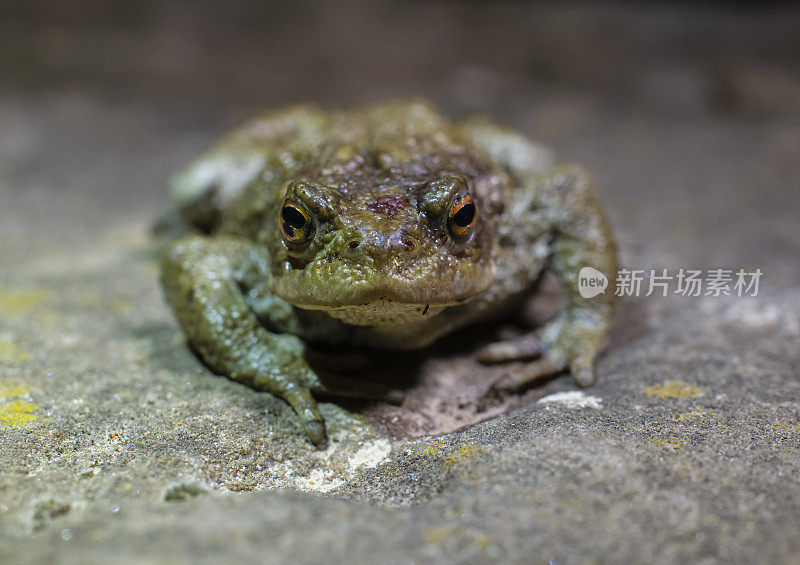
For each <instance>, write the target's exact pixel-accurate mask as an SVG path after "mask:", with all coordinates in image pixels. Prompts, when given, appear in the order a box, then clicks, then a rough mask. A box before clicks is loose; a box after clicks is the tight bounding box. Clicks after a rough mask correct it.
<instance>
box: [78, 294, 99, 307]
mask: <svg viewBox="0 0 800 565" xmlns="http://www.w3.org/2000/svg"><path fill="white" fill-rule="evenodd" d="M80 301H81V306H86V307H87V308H100V306H101V305H102V304H103V299H102V298H100V295H99V294H97V293H96V292H87V293H85V294H83V295H82V296H81V298H80Z"/></svg>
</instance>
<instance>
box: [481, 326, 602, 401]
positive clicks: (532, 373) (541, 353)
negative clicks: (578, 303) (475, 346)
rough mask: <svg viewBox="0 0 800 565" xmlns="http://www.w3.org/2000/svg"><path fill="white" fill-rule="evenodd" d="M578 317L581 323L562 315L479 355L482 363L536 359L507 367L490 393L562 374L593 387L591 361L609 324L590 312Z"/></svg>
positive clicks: (598, 351) (592, 365)
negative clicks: (570, 374)
mask: <svg viewBox="0 0 800 565" xmlns="http://www.w3.org/2000/svg"><path fill="white" fill-rule="evenodd" d="M580 313H581V314H582V316H581V318H580V319H577V318H575V317H574V316H572V315H570V314H569V313H564V314H561V315H560V316H559V317H558V318H556V319H555V320H553V321H552V322H551V323H550V324H548V325H547V326H545V327H544V328H542V329H541V330H539V331H537V332H533V333H530V334H525V335H523V336H520V337H519V338H515V339H513V340H509V341H501V342H497V343H493V344H490V345H488V346H487V347H485V348H483V349H482V350H481V351H479V353H478V359H479V360H480V361H481V362H484V363H487V362H489V363H498V362H509V361H519V360H521V359H530V358H533V357H538V359H536V360H534V361H530V362H527V363H519V362H516V363H513V364H511V365H509V368H508V371H507V372H506V374H504V375H503V376H502V377H500V378H499V379H498V380H496V381H495V382H494V383H493V384H492V389H493V390H504V391H507V390H516V389H519V388H522V387H524V386H527V385H530V384H533V383H534V382H536V381H538V380H540V379H543V378H547V377H551V376H553V375H556V374H558V373H561V372H563V371H565V370H569V371H570V372H571V373H572V375H573V377H574V378H575V382H576V383H577V384H578V385H579V386H582V387H586V386H591V385H593V384H594V381H595V374H594V361H595V358H596V357H597V355H598V354H599V353H600V351H601V350H602V349H603V347H604V345H605V343H606V333H607V331H608V320H607V319H605V318H604V317H603V316H601V315H597V314H595V315H592V314H593V313H591V312H580Z"/></svg>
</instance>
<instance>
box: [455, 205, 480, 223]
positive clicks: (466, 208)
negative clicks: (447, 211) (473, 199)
mask: <svg viewBox="0 0 800 565" xmlns="http://www.w3.org/2000/svg"><path fill="white" fill-rule="evenodd" d="M474 219H475V204H464V205H463V206H462V207H461V208H459V210H458V212H456V213H455V214H453V223H455V225H457V226H458V227H460V228H466V227H467V226H469V225H470V224H471V223H472V220H474Z"/></svg>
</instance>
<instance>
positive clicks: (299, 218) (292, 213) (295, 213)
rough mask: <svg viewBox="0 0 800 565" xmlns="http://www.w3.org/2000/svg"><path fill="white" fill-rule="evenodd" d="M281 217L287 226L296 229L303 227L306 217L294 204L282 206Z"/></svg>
mask: <svg viewBox="0 0 800 565" xmlns="http://www.w3.org/2000/svg"><path fill="white" fill-rule="evenodd" d="M281 217H282V218H283V221H284V223H285V224H286V225H287V226H289V227H291V228H293V229H296V230H300V229H303V228H304V227H305V225H306V217H305V216H304V215H303V214H302V213H301V212H300V210H298V209H297V208H295V207H294V206H284V207H283V211H282V212H281Z"/></svg>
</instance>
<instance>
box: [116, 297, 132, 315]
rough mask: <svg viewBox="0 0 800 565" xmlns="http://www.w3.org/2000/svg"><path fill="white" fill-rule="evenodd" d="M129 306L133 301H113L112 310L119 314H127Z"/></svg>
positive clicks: (122, 299)
mask: <svg viewBox="0 0 800 565" xmlns="http://www.w3.org/2000/svg"><path fill="white" fill-rule="evenodd" d="M131 306H133V301H132V300H131V299H130V298H124V297H123V298H117V299H116V300H114V309H115V310H116V311H117V312H119V313H120V314H127V313H128V310H130V309H131Z"/></svg>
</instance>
